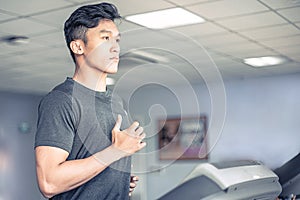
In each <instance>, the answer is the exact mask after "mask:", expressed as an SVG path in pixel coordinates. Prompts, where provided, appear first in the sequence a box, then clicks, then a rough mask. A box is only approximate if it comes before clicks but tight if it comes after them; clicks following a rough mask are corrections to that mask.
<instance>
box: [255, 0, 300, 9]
mask: <svg viewBox="0 0 300 200" xmlns="http://www.w3.org/2000/svg"><path fill="white" fill-rule="evenodd" d="M259 1H261V2H263V3H265V4H266V5H268V6H270V7H271V8H273V9H279V8H289V7H294V6H300V1H298V0H259Z"/></svg>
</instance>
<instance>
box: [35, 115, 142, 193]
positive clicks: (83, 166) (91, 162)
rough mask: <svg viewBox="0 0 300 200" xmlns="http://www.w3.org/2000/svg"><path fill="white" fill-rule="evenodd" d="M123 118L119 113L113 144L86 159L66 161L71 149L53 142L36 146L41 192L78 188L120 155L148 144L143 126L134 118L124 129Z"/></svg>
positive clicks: (59, 191) (56, 191) (113, 131)
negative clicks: (54, 145) (54, 144)
mask: <svg viewBox="0 0 300 200" xmlns="http://www.w3.org/2000/svg"><path fill="white" fill-rule="evenodd" d="M121 123H122V118H121V116H120V115H118V118H117V121H116V124H115V127H114V129H113V130H112V135H113V138H112V141H113V143H112V145H111V146H109V147H107V148H106V149H104V150H102V151H100V152H98V153H96V154H94V155H92V156H90V157H87V158H84V159H78V160H69V161H66V159H67V157H68V155H69V153H68V152H67V151H65V150H63V149H60V148H56V147H49V146H39V147H37V148H36V150H35V152H36V169H37V178H38V184H39V187H40V190H41V192H42V193H43V195H44V196H45V197H47V198H51V197H53V196H54V195H57V194H60V193H62V192H65V191H69V190H71V189H74V188H76V187H78V186H80V185H82V184H84V183H86V182H87V181H89V180H90V179H92V178H93V177H95V176H96V175H97V174H99V173H101V172H102V171H103V170H104V169H105V168H106V167H108V166H109V165H110V164H112V163H113V162H115V161H117V160H119V159H120V158H123V157H126V156H129V155H132V154H133V153H135V152H137V151H139V150H140V149H142V148H144V147H145V145H146V144H145V143H144V142H142V140H143V139H144V138H145V134H144V133H143V128H142V127H139V123H138V122H134V123H133V124H132V125H131V126H130V127H129V128H127V129H125V130H123V131H120V126H121Z"/></svg>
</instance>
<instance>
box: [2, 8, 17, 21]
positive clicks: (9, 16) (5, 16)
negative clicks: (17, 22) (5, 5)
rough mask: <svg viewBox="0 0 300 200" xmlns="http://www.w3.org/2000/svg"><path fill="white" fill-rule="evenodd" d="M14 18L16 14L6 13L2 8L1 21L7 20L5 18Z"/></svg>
mask: <svg viewBox="0 0 300 200" xmlns="http://www.w3.org/2000/svg"><path fill="white" fill-rule="evenodd" d="M14 18H16V16H14V15H9V14H6V13H3V12H1V10H0V22H1V21H5V20H8V19H14Z"/></svg>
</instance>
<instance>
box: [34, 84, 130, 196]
mask: <svg viewBox="0 0 300 200" xmlns="http://www.w3.org/2000/svg"><path fill="white" fill-rule="evenodd" d="M117 114H121V115H122V117H123V120H122V126H121V129H125V128H128V126H129V121H128V117H127V113H126V111H125V110H124V109H123V104H122V101H121V99H120V98H119V97H118V96H117V95H115V94H114V93H113V92H112V91H111V90H109V89H107V91H106V92H95V91H93V90H90V89H88V88H86V87H84V86H83V85H81V84H79V83H77V82H75V81H74V80H73V79H71V78H67V80H66V81H65V82H64V83H62V84H60V85H58V86H57V87H55V88H54V89H53V90H52V91H51V92H50V93H48V94H47V95H46V96H45V97H44V98H43V99H42V101H41V102H40V105H39V110H38V123H37V132H36V137H35V147H37V146H53V147H58V148H61V149H64V150H66V151H67V152H69V156H68V158H67V160H75V159H82V158H86V157H89V156H91V155H92V154H95V153H97V152H99V151H101V150H103V149H105V148H106V147H108V146H110V145H111V137H112V136H111V131H112V129H113V127H114V125H115V119H116V115H117ZM130 166H131V163H130V157H126V158H122V159H120V160H118V161H116V162H114V163H113V164H111V165H110V166H109V167H108V168H106V169H105V170H104V171H102V172H101V173H99V174H98V175H97V176H95V177H94V178H93V179H91V180H90V181H88V182H87V183H85V184H83V185H82V186H79V187H78V188H75V189H73V190H70V191H68V192H65V193H62V194H58V195H56V196H54V197H53V198H52V199H53V200H58V199H60V200H63V199H66V200H75V199H76V200H81V199H82V200H87V199H91V200H93V199H95V200H101V199H105V200H126V199H128V193H129V182H130Z"/></svg>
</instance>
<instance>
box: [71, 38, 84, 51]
mask: <svg viewBox="0 0 300 200" xmlns="http://www.w3.org/2000/svg"><path fill="white" fill-rule="evenodd" d="M83 47H84V44H83V41H81V40H73V41H72V42H71V43H70V48H71V50H72V51H73V53H74V54H78V55H81V54H83V53H84V48H83Z"/></svg>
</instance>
